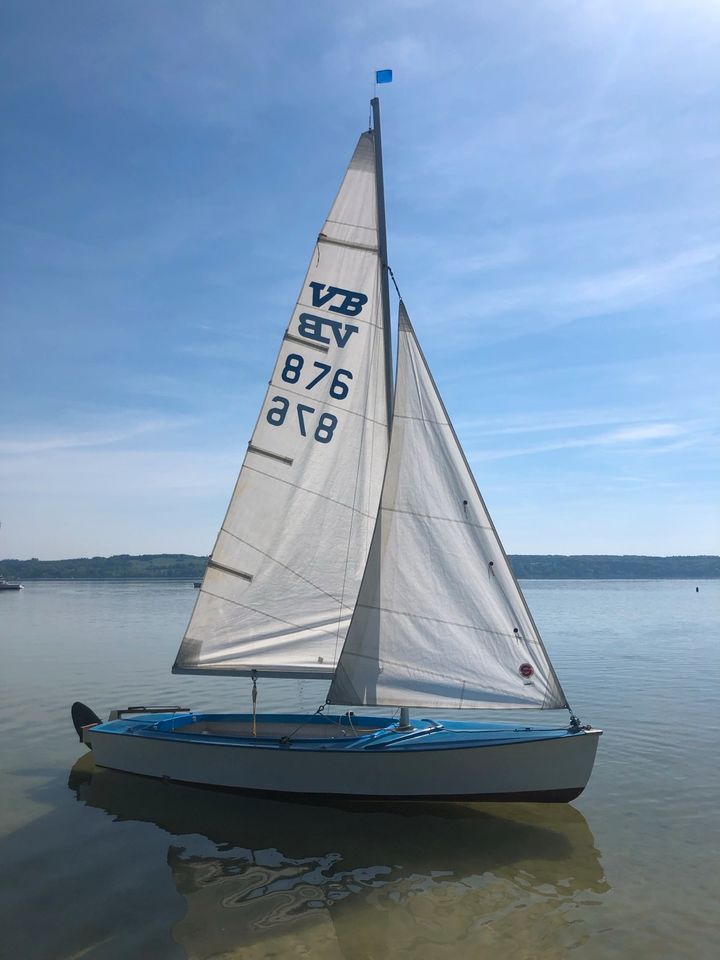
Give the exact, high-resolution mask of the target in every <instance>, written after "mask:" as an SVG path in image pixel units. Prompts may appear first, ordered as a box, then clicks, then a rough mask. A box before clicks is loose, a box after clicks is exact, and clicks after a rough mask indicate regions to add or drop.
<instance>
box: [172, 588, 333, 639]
mask: <svg viewBox="0 0 720 960" xmlns="http://www.w3.org/2000/svg"><path fill="white" fill-rule="evenodd" d="M203 593H205V594H207V596H209V597H215V599H216V600H222V601H223V602H224V603H231V604H232V605H233V606H235V607H242V608H243V610H252V612H253V613H259V614H260V616H261V617H267V618H268V620H274V621H275V622H276V623H284V624H285V625H286V626H288V627H294V628H295V629H296V630H310V629H314V630H320V631H321V632H322V633H326V634H327V635H328V636H330V637H332V636H333V631H332V630H326V629H325V627H321V626H318V625H317V624H302V623H293V622H292V620H284V619H283V618H282V617H275V616H273V614H272V613H267V612H266V611H265V610H260V608H259V607H251V606H250V604H249V603H240V601H239V600H233V599H232V597H224V596H222V594H220V593H213V592H212V590H203ZM332 623H333V627H334V625H335V618H334V617H333V620H332ZM185 640H191V637H189V636H186V637H185ZM193 642H196V643H197V642H198V641H193ZM200 642H202V641H200Z"/></svg>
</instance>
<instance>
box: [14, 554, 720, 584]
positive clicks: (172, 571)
mask: <svg viewBox="0 0 720 960" xmlns="http://www.w3.org/2000/svg"><path fill="white" fill-rule="evenodd" d="M207 559H208V558H207V557H203V556H195V555H193V554H189V553H144V554H138V555H132V554H128V553H120V554H116V555H114V556H111V557H76V558H72V559H67V560H39V559H38V558H37V557H33V558H32V559H31V560H15V559H7V560H0V576H3V577H5V578H6V579H11V580H169V579H175V580H186V579H187V580H200V579H201V578H202V576H203V574H204V572H205V565H206V564H207ZM509 560H510V563H511V565H512V568H513V570H514V572H515V575H516V576H517V577H518V578H519V579H521V580H675V579H678V580H680V579H683V580H684V579H687V580H710V579H720V557H716V556H706V555H702V556H675V557H652V556H642V555H634V554H626V555H619V554H618V555H615V554H569V555H566V554H511V555H510V557H509Z"/></svg>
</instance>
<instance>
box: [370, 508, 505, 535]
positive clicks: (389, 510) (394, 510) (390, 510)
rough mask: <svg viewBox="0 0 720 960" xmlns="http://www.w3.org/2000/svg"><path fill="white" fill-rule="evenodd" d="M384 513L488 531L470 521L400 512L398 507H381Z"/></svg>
mask: <svg viewBox="0 0 720 960" xmlns="http://www.w3.org/2000/svg"><path fill="white" fill-rule="evenodd" d="M381 509H382V510H384V511H385V512H386V513H404V514H405V515H406V516H409V517H422V518H423V519H424V520H443V521H446V522H447V523H459V524H461V525H462V526H463V527H477V528H478V530H490V529H491V528H490V527H489V526H488V524H486V523H474V522H473V521H472V520H458V519H456V518H455V517H437V516H435V515H434V514H432V513H415V511H414V510H401V509H400V508H399V507H381Z"/></svg>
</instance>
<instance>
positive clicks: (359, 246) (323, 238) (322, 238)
mask: <svg viewBox="0 0 720 960" xmlns="http://www.w3.org/2000/svg"><path fill="white" fill-rule="evenodd" d="M333 222H334V221H333ZM318 243H335V244H337V245H338V246H339V247H351V248H352V249H353V250H364V251H366V252H367V253H377V252H378V248H377V247H371V246H369V245H368V244H367V243H356V242H355V241H354V240H339V239H338V238H337V237H329V236H328V235H327V234H326V233H320V234H318Z"/></svg>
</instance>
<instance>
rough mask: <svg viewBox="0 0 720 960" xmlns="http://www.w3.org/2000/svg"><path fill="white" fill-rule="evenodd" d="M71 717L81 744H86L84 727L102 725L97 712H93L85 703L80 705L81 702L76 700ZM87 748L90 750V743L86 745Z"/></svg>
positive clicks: (71, 709)
mask: <svg viewBox="0 0 720 960" xmlns="http://www.w3.org/2000/svg"><path fill="white" fill-rule="evenodd" d="M70 715H71V716H72V722H73V726H74V727H75V733H77V735H78V739H79V740H80V743H84V740H83V727H89V726H92V724H94V723H102V720H101V719H100V717H99V716H98V715H97V714H96V713H95V711H94V710H91V709H90V707H88V706H86V705H85V704H84V703H80V701H79V700H76V701H75V703H74V704H73V705H72V707H71V708H70ZM86 746H87V747H88V749H89V748H90V744H89V743H88V744H86Z"/></svg>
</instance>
